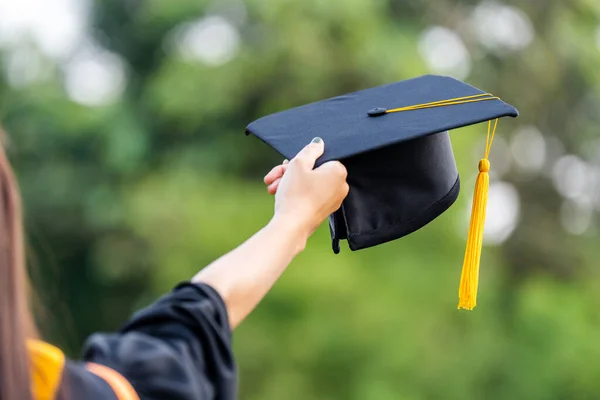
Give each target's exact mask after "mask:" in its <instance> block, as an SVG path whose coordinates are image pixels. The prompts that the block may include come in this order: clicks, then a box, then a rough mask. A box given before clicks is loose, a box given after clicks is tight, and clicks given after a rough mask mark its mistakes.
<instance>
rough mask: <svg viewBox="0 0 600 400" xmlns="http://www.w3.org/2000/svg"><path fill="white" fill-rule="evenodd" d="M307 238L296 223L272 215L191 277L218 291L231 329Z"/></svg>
mask: <svg viewBox="0 0 600 400" xmlns="http://www.w3.org/2000/svg"><path fill="white" fill-rule="evenodd" d="M307 238H308V234H307V233H306V232H303V229H302V228H301V227H300V226H299V225H297V224H294V223H292V222H291V221H290V220H288V219H284V218H274V219H273V220H271V222H269V224H268V225H267V226H266V227H264V228H263V229H261V230H260V231H259V232H257V233H256V234H255V235H254V236H252V237H251V238H250V239H248V240H247V241H246V242H245V243H243V244H242V245H241V246H239V247H238V248H236V249H235V250H233V251H231V252H230V253H228V254H226V255H224V256H223V257H221V258H219V259H218V260H216V261H214V262H213V263H212V264H210V265H209V266H207V267H206V268H204V269H203V270H201V271H200V272H199V273H198V274H197V275H196V276H195V277H194V278H193V280H192V281H193V282H203V283H206V284H208V285H210V286H212V287H213V288H214V289H215V290H216V291H217V292H219V294H220V295H221V296H222V297H223V299H224V301H225V304H226V305H227V311H228V314H229V321H230V324H231V328H232V329H234V328H235V327H236V326H237V325H238V324H239V323H240V322H241V321H243V320H244V318H246V316H247V315H248V314H249V313H250V312H251V311H252V310H253V309H254V308H255V307H256V305H257V304H258V303H259V302H260V300H261V299H262V298H263V297H264V296H265V295H266V294H267V292H268V291H269V290H270V289H271V287H272V286H273V284H274V283H275V281H277V279H278V278H279V277H280V276H281V274H282V273H283V271H284V270H285V269H286V267H287V266H288V264H289V263H290V262H291V261H292V259H293V258H294V257H295V256H296V255H297V254H298V253H299V252H300V251H302V250H303V249H304V246H305V245H306V240H307Z"/></svg>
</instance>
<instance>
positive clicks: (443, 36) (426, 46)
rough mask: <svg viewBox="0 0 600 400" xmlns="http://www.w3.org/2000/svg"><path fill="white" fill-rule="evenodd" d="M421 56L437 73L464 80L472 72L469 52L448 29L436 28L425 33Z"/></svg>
mask: <svg viewBox="0 0 600 400" xmlns="http://www.w3.org/2000/svg"><path fill="white" fill-rule="evenodd" d="M419 54H421V57H423V59H424V60H425V62H426V63H427V66H428V67H429V69H430V70H431V71H432V72H435V73H439V74H447V75H451V76H454V77H456V78H459V79H464V78H466V77H467V76H468V75H469V73H470V71H471V56H470V55H469V51H468V50H467V48H466V47H465V44H464V43H463V41H462V40H461V38H460V36H458V34H457V33H456V32H454V31H451V30H450V29H447V28H443V27H439V26H436V27H433V28H430V29H428V30H426V31H425V32H423V34H422V35H421V38H420V39H419Z"/></svg>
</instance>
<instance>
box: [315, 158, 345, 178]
mask: <svg viewBox="0 0 600 400" xmlns="http://www.w3.org/2000/svg"><path fill="white" fill-rule="evenodd" d="M315 171H319V172H323V173H328V174H332V175H333V176H335V177H337V178H339V179H341V180H344V181H345V180H346V178H347V177H348V171H347V170H346V167H344V164H342V163H341V162H339V161H329V162H326V163H325V164H323V165H321V166H320V167H319V168H317V169H316V170H315Z"/></svg>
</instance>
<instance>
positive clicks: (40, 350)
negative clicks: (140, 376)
mask: <svg viewBox="0 0 600 400" xmlns="http://www.w3.org/2000/svg"><path fill="white" fill-rule="evenodd" d="M27 350H28V351H29V359H30V362H31V393H32V394H33V398H34V399H35V400H54V399H55V398H56V394H57V393H58V389H59V386H60V382H61V379H62V373H63V370H64V367H65V355H64V353H63V352H62V351H61V350H60V349H59V348H57V347H54V346H52V345H50V344H48V343H46V342H42V341H39V340H28V341H27ZM86 369H87V370H88V371H90V372H91V373H93V374H94V375H97V376H99V377H100V378H102V379H103V380H104V381H106V383H108V385H109V386H110V387H111V388H112V390H113V392H114V393H115V395H116V396H117V398H118V399H119V400H140V398H139V396H138V395H137V393H136V392H135V389H134V388H133V387H132V386H131V384H130V383H129V381H127V379H125V378H124V377H123V376H122V375H121V374H119V373H118V372H117V371H115V370H113V369H111V368H108V367H106V366H104V365H100V364H94V363H87V364H86Z"/></svg>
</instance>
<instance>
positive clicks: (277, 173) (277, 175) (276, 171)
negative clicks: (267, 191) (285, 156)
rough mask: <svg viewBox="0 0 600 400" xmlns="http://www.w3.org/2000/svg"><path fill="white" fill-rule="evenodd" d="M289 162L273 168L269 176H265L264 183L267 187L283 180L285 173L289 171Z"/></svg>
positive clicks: (286, 161)
mask: <svg viewBox="0 0 600 400" xmlns="http://www.w3.org/2000/svg"><path fill="white" fill-rule="evenodd" d="M288 164H289V161H288V160H285V161H284V162H283V164H281V165H278V166H276V167H275V168H273V169H272V170H271V171H269V173H268V174H267V175H265V178H264V182H265V185H271V184H273V182H275V181H276V180H277V179H281V177H282V176H283V174H284V173H285V171H286V170H287V167H288Z"/></svg>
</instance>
